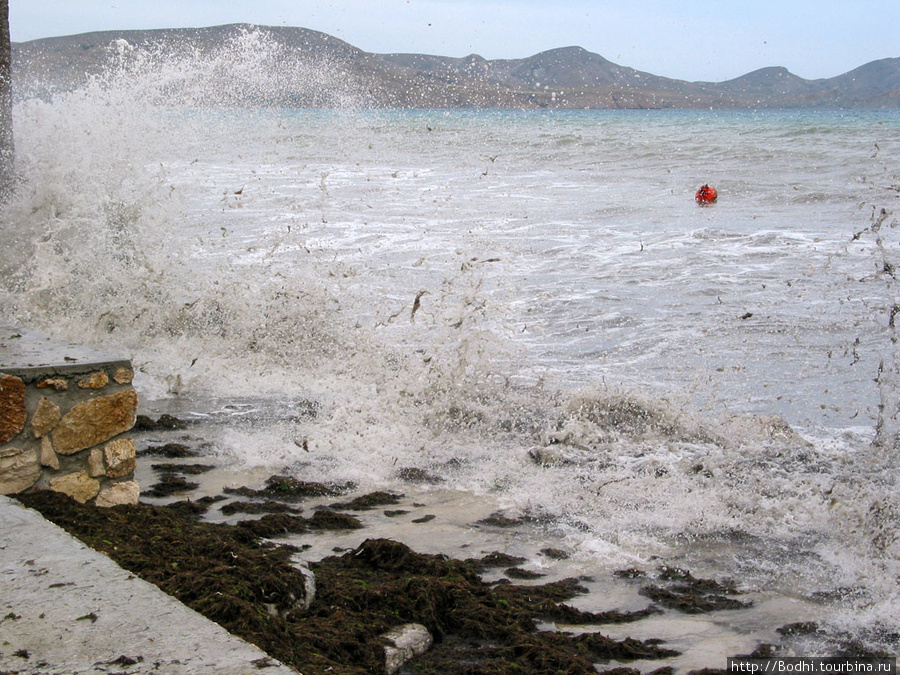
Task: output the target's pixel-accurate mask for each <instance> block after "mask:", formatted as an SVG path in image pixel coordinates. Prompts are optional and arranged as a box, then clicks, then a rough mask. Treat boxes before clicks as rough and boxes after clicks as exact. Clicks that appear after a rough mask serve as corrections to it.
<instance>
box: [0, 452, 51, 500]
mask: <svg viewBox="0 0 900 675" xmlns="http://www.w3.org/2000/svg"><path fill="white" fill-rule="evenodd" d="M40 477H41V463H40V462H39V461H38V456H37V453H36V452H35V451H34V450H27V449H26V450H23V449H22V448H4V449H3V450H0V495H13V494H16V493H18V492H22V491H23V490H27V489H28V488H30V487H31V486H32V485H34V484H35V483H36V482H37V481H38V478H40Z"/></svg>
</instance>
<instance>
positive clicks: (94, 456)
mask: <svg viewBox="0 0 900 675" xmlns="http://www.w3.org/2000/svg"><path fill="white" fill-rule="evenodd" d="M88 475H89V476H90V477H91V478H99V477H100V476H105V475H106V468H105V467H104V466H103V450H101V449H100V448H91V452H90V454H88Z"/></svg>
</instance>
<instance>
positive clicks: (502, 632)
mask: <svg viewBox="0 0 900 675" xmlns="http://www.w3.org/2000/svg"><path fill="white" fill-rule="evenodd" d="M160 420H161V421H162V422H163V423H164V425H163V426H162V427H161V426H159V422H153V421H152V420H148V419H146V418H144V419H143V420H142V424H141V425H139V427H138V429H137V430H136V432H137V433H138V434H140V433H141V432H142V431H148V430H154V431H160V430H161V429H168V430H178V429H179V426H180V424H181V423H180V422H179V421H178V420H177V419H175V418H168V419H167V418H164V417H161V418H160ZM165 424H171V425H172V426H165ZM144 440H146V439H144ZM140 455H141V456H142V457H144V460H143V461H144V464H145V466H146V465H147V464H149V467H150V470H151V471H152V472H153V473H155V474H156V475H157V476H158V478H159V482H158V483H157V484H155V485H152V486H150V485H148V486H147V488H146V490H145V497H144V498H143V499H147V498H151V499H160V498H163V497H165V496H166V495H168V497H170V498H175V499H176V501H174V502H170V503H168V504H166V505H161V504H152V503H148V502H147V501H142V502H141V503H139V504H138V505H136V506H134V507H117V508H115V509H96V508H95V507H90V506H82V505H79V504H77V503H76V502H73V501H71V500H68V499H67V498H65V497H62V496H61V495H57V494H56V493H45V492H42V493H33V494H31V495H22V496H20V501H22V502H23V503H25V504H27V505H29V506H32V507H36V508H38V509H39V510H40V511H41V512H42V513H43V514H44V516H45V517H46V518H47V519H48V520H50V521H51V522H55V523H57V524H59V525H60V526H63V527H64V528H66V529H67V530H69V531H70V532H71V533H72V534H73V535H75V536H76V537H78V538H79V539H81V540H82V541H84V543H85V544H87V545H88V546H90V547H91V548H94V549H95V550H98V551H101V552H103V553H104V554H106V555H108V556H109V557H111V558H112V559H113V560H115V561H116V562H117V563H119V564H120V565H122V566H123V567H125V568H126V569H129V570H131V571H132V572H133V573H135V574H137V575H138V576H140V577H142V578H145V579H147V580H149V581H151V582H152V583H155V584H157V585H158V586H159V587H160V588H161V589H162V590H163V591H164V592H166V593H169V594H170V595H172V596H173V597H175V598H177V599H178V600H179V601H181V602H183V603H185V604H186V605H188V606H190V607H192V608H193V609H195V610H197V611H199V612H200V613H201V614H203V615H204V616H207V617H208V618H210V619H212V620H213V621H216V622H217V623H218V624H219V625H221V626H223V627H224V628H226V630H228V631H229V632H231V633H232V634H235V635H237V636H239V637H241V638H244V639H246V640H248V641H249V642H251V643H253V644H256V645H257V646H259V647H260V648H261V649H263V651H265V652H266V653H267V654H269V655H270V656H272V657H273V658H275V659H278V660H279V661H281V662H283V663H286V664H287V665H289V666H291V667H295V668H298V669H300V671H301V672H324V671H325V669H327V668H331V669H332V670H331V671H329V672H334V673H362V672H382V671H381V670H379V669H383V666H384V663H383V662H384V652H383V647H384V638H383V636H384V634H385V633H386V632H387V631H389V630H390V629H392V628H396V627H398V626H400V625H405V624H410V623H415V624H421V625H424V626H426V627H427V628H428V630H429V633H430V634H431V635H432V637H433V639H434V642H435V644H434V646H433V647H432V648H431V649H430V650H429V651H428V652H427V653H425V654H424V655H422V656H419V657H417V659H416V660H415V662H414V663H415V668H416V670H415V671H413V670H409V672H426V673H428V672H432V673H447V674H452V673H457V672H458V673H463V672H476V671H471V670H466V668H467V666H464V665H463V664H465V663H473V662H474V663H479V664H481V665H479V669H478V670H477V672H484V673H535V674H537V673H546V672H555V671H556V670H559V669H560V668H562V669H563V670H564V672H573V673H580V672H585V673H593V672H597V671H596V670H595V669H594V666H593V664H594V663H604V664H605V668H606V670H614V671H616V672H625V671H621V670H619V669H622V668H624V669H627V672H628V673H631V674H632V675H633V674H634V673H637V672H654V671H659V672H660V673H663V672H665V673H671V672H687V673H693V672H707V673H709V672H724V667H725V663H724V661H722V663H718V662H716V663H705V664H703V665H702V666H701V667H696V668H684V667H681V666H678V665H675V666H673V665H672V664H673V663H675V664H678V662H679V657H678V649H677V648H676V647H677V645H674V644H672V643H671V642H670V641H669V638H670V637H671V636H670V635H669V634H668V632H667V630H666V624H672V623H678V622H679V621H694V620H699V621H703V620H704V619H703V618H702V617H705V616H709V617H712V616H715V614H716V613H720V612H726V613H727V612H742V611H747V609H748V608H749V607H751V606H752V604H753V599H752V598H750V597H748V596H747V595H746V594H745V593H744V592H743V591H742V590H741V589H739V588H737V587H736V586H734V585H733V583H730V582H727V581H724V580H716V579H703V578H697V577H695V576H694V575H693V574H692V573H691V572H690V570H685V569H680V568H677V567H673V566H667V565H665V564H664V563H662V562H660V564H659V565H658V566H657V567H656V568H655V569H637V568H632V569H626V570H620V571H618V572H617V573H616V574H615V579H610V580H607V581H605V582H604V581H602V580H599V584H598V580H596V579H592V578H589V577H584V576H581V577H578V578H567V579H559V578H554V577H553V576H550V577H548V578H549V579H550V581H549V582H548V580H547V579H544V578H543V573H542V572H539V571H535V570H534V569H533V567H534V566H533V565H523V563H525V562H526V560H525V558H522V557H516V556H512V555H509V554H508V553H506V552H503V551H500V550H494V551H492V552H490V553H487V554H484V549H481V550H479V551H477V552H476V551H474V550H473V551H472V553H473V554H479V553H480V554H481V555H479V556H478V557H470V558H467V559H465V560H458V559H453V558H448V557H447V556H446V555H442V554H423V553H417V552H415V551H414V550H413V549H412V548H410V547H409V546H407V545H406V544H404V543H400V542H398V541H395V540H393V539H390V538H384V537H383V536H379V535H380V534H382V533H379V532H375V533H370V532H368V531H367V529H369V528H367V527H366V526H365V525H364V523H363V520H364V519H365V517H366V515H367V514H372V513H375V512H380V513H379V517H381V516H384V517H387V518H391V517H397V516H400V515H401V514H402V517H404V518H407V519H410V520H412V521H413V522H415V521H416V520H419V521H420V524H419V525H418V527H421V528H423V531H424V532H430V533H432V535H433V536H435V537H439V536H440V535H437V534H435V533H437V532H439V531H440V530H439V529H435V528H440V526H441V521H442V518H437V519H435V516H434V514H433V513H429V511H433V510H434V509H433V508H426V507H425V505H424V504H421V503H414V504H412V505H410V504H409V503H408V502H409V500H408V499H404V496H403V495H398V494H395V493H389V492H371V493H368V494H362V495H361V494H358V493H359V490H358V489H356V486H353V485H350V484H343V485H323V484H318V483H306V482H303V481H300V480H298V479H296V478H293V477H290V476H277V475H275V476H270V477H269V478H268V479H267V480H266V482H265V484H264V485H263V486H262V487H252V486H243V487H236V488H235V487H223V488H222V490H221V494H216V495H212V494H207V495H205V496H202V497H199V498H196V499H191V498H190V495H191V494H192V493H194V492H195V491H196V490H197V488H198V487H199V486H200V484H201V483H202V481H203V478H202V476H203V475H204V474H206V473H207V472H208V471H209V470H211V465H209V464H206V463H205V462H206V461H207V460H204V459H203V453H202V451H197V450H196V449H192V448H191V447H190V444H189V443H176V442H172V443H163V444H161V445H150V444H148V445H147V447H145V448H144V449H143V450H142V451H141V452H140ZM150 458H153V459H150ZM415 478H419V479H421V478H423V477H422V476H416V477H415ZM201 491H202V492H211V491H210V490H201ZM213 492H214V490H213ZM150 494H156V495H157V496H156V497H149V495H150ZM185 497H187V498H185ZM226 504H227V505H229V507H228V508H227V509H225V508H223V505H226ZM311 504H316V506H314V508H313V509H312V513H311V514H310V510H309V507H310V505H311ZM207 513H211V514H216V516H215V517H216V518H221V517H222V516H219V515H218V513H223V514H225V515H226V516H227V517H228V519H229V520H232V521H233V520H234V519H237V521H236V522H230V523H224V522H208V521H206V522H204V514H207ZM420 513H421V515H419V514H420ZM391 514H393V515H391ZM506 520H509V519H504V518H503V517H502V516H499V515H497V514H494V515H492V516H488V517H487V518H483V519H482V520H481V521H479V523H480V524H481V525H482V526H484V527H485V528H486V529H494V530H497V531H501V532H503V531H510V530H505V529H504V528H509V527H514V526H516V525H522V523H516V522H514V521H510V522H506ZM476 525H478V524H477V523H476ZM136 532H137V533H140V535H139V536H138V535H136ZM151 532H152V535H150V534H148V533H151ZM306 535H312V536H315V537H316V538H317V542H318V549H319V550H318V553H317V555H318V556H319V558H320V559H319V560H318V561H316V562H310V563H309V568H310V569H312V571H313V573H314V575H315V586H316V595H315V598H314V599H313V601H312V602H311V603H310V604H309V606H308V607H306V603H304V601H303V598H304V597H305V594H306V591H305V590H303V589H305V588H306V584H307V582H306V575H305V573H304V572H303V571H302V570H300V569H298V567H297V562H298V558H301V557H302V558H309V557H310V554H312V553H313V551H312V549H313V546H312V545H311V544H309V543H303V544H302V546H301V547H298V546H297V545H296V543H287V542H299V541H302V539H303V538H304V537H306ZM425 536H427V535H425ZM298 537H300V538H299V539H298ZM306 538H307V539H308V537H306ZM360 538H361V539H362V543H359V541H358V540H359V539H360ZM148 539H150V540H153V542H154V543H153V546H152V547H150V548H147V547H146V542H147V540H148ZM488 541H490V537H484V542H488ZM340 542H344V544H343V545H340ZM443 543H444V544H445V550H446V549H447V548H453V545H452V544H448V542H447V541H444V542H443ZM329 545H330V546H331V551H327V550H325V547H327V546H329ZM464 546H465V545H464ZM238 547H239V548H240V549H241V551H242V552H241V553H240V554H239V555H240V556H244V554H245V553H246V555H247V556H248V557H247V558H246V560H242V561H241V562H240V563H238V564H234V562H233V561H234V560H235V559H236V558H234V557H233V556H234V555H235V551H236V550H237V548H238ZM473 548H474V547H473ZM226 549H227V551H226ZM456 550H457V552H462V549H461V548H457V549H456ZM223 551H225V553H223ZM303 554H306V555H303ZM323 554H327V555H324V557H323ZM223 555H225V556H226V557H225V560H224V562H223V559H222V556H223ZM541 555H543V556H546V559H547V561H548V565H552V561H553V560H554V558H556V560H564V559H565V558H566V556H567V555H568V553H567V552H566V551H562V550H559V549H552V548H546V549H544V550H543V551H542V552H541ZM361 561H363V564H360V563H361ZM173 564H174V567H173ZM263 570H265V572H263ZM248 573H249V576H248ZM208 574H211V575H212V576H211V577H208V576H206V575H208ZM232 574H234V575H236V576H235V578H231V576H228V577H227V578H228V579H229V580H228V581H224V579H225V578H226V577H225V575H232ZM184 575H187V576H186V577H185V576H184ZM263 580H265V581H263ZM613 584H616V585H619V586H621V587H623V588H624V589H625V590H626V591H627V593H628V594H629V597H630V600H629V601H626V602H625V603H624V605H623V604H622V603H621V601H622V599H623V597H624V596H623V595H619V596H613V598H614V599H613V601H612V602H610V601H609V600H608V599H607V600H602V599H600V598H597V597H593V596H594V595H596V593H597V589H598V588H601V589H602V588H609V587H610V586H611V585H613ZM232 589H238V592H237V595H238V596H239V597H233V596H232V595H231V594H230V591H231V590H232ZM261 589H262V590H261ZM592 589H593V590H592ZM255 594H256V595H255ZM211 595H212V596H214V597H210V596H211ZM535 597H539V600H537V601H535V600H534V598H535ZM224 598H227V600H226V599H224ZM460 598H465V602H462V601H461V600H460ZM586 600H590V604H591V606H592V609H591V610H586V609H584V607H585V601H586ZM598 603H600V604H602V605H604V606H603V607H602V608H601V611H599V612H598V611H592V610H593V609H594V605H596V604H598ZM617 603H619V607H610V606H606V605H608V604H617ZM326 607H327V608H328V609H325V608H326ZM461 608H463V609H461ZM710 620H712V619H710ZM313 624H316V625H315V627H313ZM510 626H516V627H517V628H516V629H515V630H511V629H510V628H509V627H510ZM773 628H777V630H776V631H775V632H776V633H777V634H778V636H780V638H781V644H778V645H776V644H771V643H763V642H757V644H756V645H755V647H753V648H752V649H750V650H743V652H745V653H742V652H741V651H735V653H734V654H730V655H731V656H738V655H747V653H750V654H754V655H757V656H760V655H762V656H765V655H774V654H785V653H790V652H789V650H790V649H791V648H792V647H791V646H792V645H793V646H794V647H796V646H798V645H802V644H804V643H809V642H810V640H814V639H818V638H821V637H822V636H821V634H820V633H821V631H820V629H819V627H818V625H816V624H815V623H814V622H809V621H804V622H795V623H792V624H786V625H783V626H780V627H773ZM654 630H656V631H657V632H656V633H655V634H654V633H653V631H654ZM648 631H649V633H648ZM607 634H610V635H614V636H616V639H613V638H611V637H607ZM323 635H326V636H329V640H325V641H324V642H323V638H322V636H323ZM632 635H639V636H640V639H634V638H633V637H631V636H632ZM273 636H274V637H273ZM279 636H280V637H284V636H289V638H288V639H286V640H281V641H279V640H276V639H274V638H277V637H279ZM601 637H602V640H601ZM838 637H839V636H838ZM837 642H840V640H839V639H838V640H837V641H836V643H837ZM298 645H305V647H300V646H298ZM310 645H312V647H310ZM349 645H353V646H352V647H350V646H349ZM525 645H527V648H526V647H525ZM310 650H311V651H310ZM833 655H854V656H871V655H873V654H872V653H871V652H869V651H867V650H865V648H864V647H862V646H861V645H859V644H854V643H853V642H852V641H850V640H844V644H842V645H837V646H836V647H835V649H834V651H833ZM547 659H553V660H554V663H555V664H556V665H553V667H552V669H551V670H547V668H548V667H550V666H549V665H548V663H549V662H548V661H547ZM710 660H713V659H710ZM715 660H716V661H718V660H719V659H715ZM360 664H362V665H360ZM560 664H565V665H560ZM410 667H412V666H410ZM310 668H313V669H319V670H310ZM603 671H604V670H603V668H601V670H600V672H603ZM397 672H401V673H403V672H406V671H405V670H403V669H401V670H399V671H397Z"/></svg>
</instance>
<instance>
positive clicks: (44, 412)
mask: <svg viewBox="0 0 900 675" xmlns="http://www.w3.org/2000/svg"><path fill="white" fill-rule="evenodd" d="M61 419H62V413H61V412H60V411H59V406H58V405H56V404H55V403H54V402H53V401H51V400H50V399H49V398H47V397H46V396H41V400H40V401H38V404H37V409H36V410H35V411H34V415H32V416H31V433H33V434H34V437H35V438H41V437H43V436H46V435H47V434H49V433H50V432H51V431H53V427H55V426H56V425H57V424H59V421H60V420H61Z"/></svg>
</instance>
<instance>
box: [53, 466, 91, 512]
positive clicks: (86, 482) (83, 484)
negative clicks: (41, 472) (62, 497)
mask: <svg viewBox="0 0 900 675" xmlns="http://www.w3.org/2000/svg"><path fill="white" fill-rule="evenodd" d="M50 489H51V490H53V491H54V492H62V493H63V494H66V495H69V496H70V497H71V498H72V499H74V500H75V501H76V502H81V503H82V504H84V503H85V502H86V501H87V500H89V499H93V498H94V497H96V496H97V493H99V492H100V481H99V480H97V479H96V478H91V477H90V476H88V475H87V473H86V472H84V471H79V472H78V473H69V474H66V475H65V476H59V477H58V478H53V479H52V480H51V481H50Z"/></svg>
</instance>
